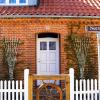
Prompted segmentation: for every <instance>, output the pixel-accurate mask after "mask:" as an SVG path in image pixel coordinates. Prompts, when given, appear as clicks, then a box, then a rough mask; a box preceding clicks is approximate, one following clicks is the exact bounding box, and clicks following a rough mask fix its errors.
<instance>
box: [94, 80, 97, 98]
mask: <svg viewBox="0 0 100 100" xmlns="http://www.w3.org/2000/svg"><path fill="white" fill-rule="evenodd" d="M94 90H95V91H97V80H96V79H95V88H94ZM95 100H97V92H95Z"/></svg>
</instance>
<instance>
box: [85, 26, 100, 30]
mask: <svg viewBox="0 0 100 100" xmlns="http://www.w3.org/2000/svg"><path fill="white" fill-rule="evenodd" d="M86 30H87V31H100V26H87V27H86Z"/></svg>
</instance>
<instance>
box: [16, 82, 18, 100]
mask: <svg viewBox="0 0 100 100" xmlns="http://www.w3.org/2000/svg"><path fill="white" fill-rule="evenodd" d="M16 90H17V91H16V100H18V81H16Z"/></svg>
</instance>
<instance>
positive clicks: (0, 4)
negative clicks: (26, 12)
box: [0, 0, 29, 6]
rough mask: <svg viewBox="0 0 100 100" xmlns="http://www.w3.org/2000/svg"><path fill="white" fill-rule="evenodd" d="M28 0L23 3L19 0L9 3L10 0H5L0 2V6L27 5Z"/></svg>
mask: <svg viewBox="0 0 100 100" xmlns="http://www.w3.org/2000/svg"><path fill="white" fill-rule="evenodd" d="M28 2H29V0H26V2H25V3H20V0H16V3H10V0H5V2H4V3H0V6H25V5H26V6H27V5H29V3H28Z"/></svg>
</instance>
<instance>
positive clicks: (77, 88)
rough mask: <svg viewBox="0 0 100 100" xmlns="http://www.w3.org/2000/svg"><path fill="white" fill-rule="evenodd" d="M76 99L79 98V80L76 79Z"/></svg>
mask: <svg viewBox="0 0 100 100" xmlns="http://www.w3.org/2000/svg"><path fill="white" fill-rule="evenodd" d="M76 100H78V80H76Z"/></svg>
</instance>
